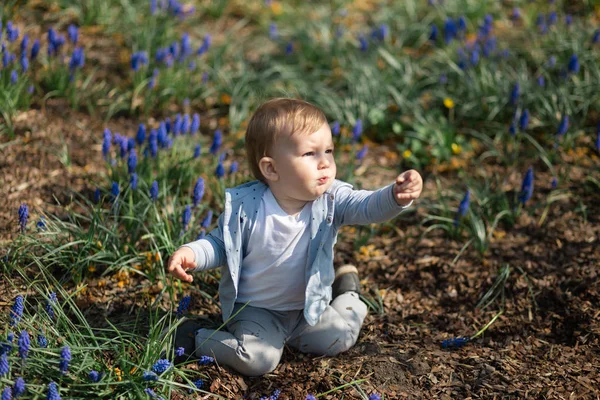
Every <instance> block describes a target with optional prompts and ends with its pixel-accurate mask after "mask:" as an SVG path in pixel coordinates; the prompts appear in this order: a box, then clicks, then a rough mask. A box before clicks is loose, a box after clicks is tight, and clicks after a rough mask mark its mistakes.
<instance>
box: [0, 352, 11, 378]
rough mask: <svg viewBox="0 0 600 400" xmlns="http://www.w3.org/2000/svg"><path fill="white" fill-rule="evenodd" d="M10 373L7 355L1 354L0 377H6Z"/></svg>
mask: <svg viewBox="0 0 600 400" xmlns="http://www.w3.org/2000/svg"><path fill="white" fill-rule="evenodd" d="M9 372H10V363H9V362H8V354H7V353H6V352H5V353H2V355H0V376H4V375H8V373H9Z"/></svg>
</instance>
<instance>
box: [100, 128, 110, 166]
mask: <svg viewBox="0 0 600 400" xmlns="http://www.w3.org/2000/svg"><path fill="white" fill-rule="evenodd" d="M109 135H110V133H109ZM110 139H111V138H110V136H106V135H104V139H103V140H102V157H104V159H105V160H107V161H108V155H109V153H110Z"/></svg>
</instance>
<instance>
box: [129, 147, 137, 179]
mask: <svg viewBox="0 0 600 400" xmlns="http://www.w3.org/2000/svg"><path fill="white" fill-rule="evenodd" d="M136 167H137V153H136V152H135V149H131V152H130V153H129V157H128V158H127V171H128V172H129V173H130V174H133V173H134V172H135V168H136Z"/></svg>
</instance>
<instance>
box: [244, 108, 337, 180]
mask: <svg viewBox="0 0 600 400" xmlns="http://www.w3.org/2000/svg"><path fill="white" fill-rule="evenodd" d="M324 123H327V117H325V113H324V112H323V111H322V110H321V109H319V108H318V107H316V106H314V105H313V104H310V103H309V102H307V101H304V100H299V99H289V98H275V99H271V100H269V101H267V102H266V103H263V104H262V105H261V106H260V107H258V109H257V110H256V111H255V112H254V115H253V116H252V118H251V119H250V122H249V123H248V129H247V130H246V144H245V146H246V156H247V157H248V164H249V165H250V169H251V170H252V173H253V174H254V177H255V178H256V179H258V180H260V181H262V182H265V183H266V179H265V177H264V176H263V174H262V172H260V168H259V167H258V163H259V161H260V159H261V158H263V157H268V156H269V153H270V152H271V150H272V149H273V146H274V145H275V143H276V142H277V140H278V138H279V137H281V136H284V135H287V136H288V137H289V136H292V135H294V134H296V133H313V132H316V131H317V130H319V128H321V126H323V124H324Z"/></svg>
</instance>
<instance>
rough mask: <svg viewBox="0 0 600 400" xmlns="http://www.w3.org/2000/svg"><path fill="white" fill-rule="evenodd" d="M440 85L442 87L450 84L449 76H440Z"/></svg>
mask: <svg viewBox="0 0 600 400" xmlns="http://www.w3.org/2000/svg"><path fill="white" fill-rule="evenodd" d="M440 83H441V84H442V85H445V84H446V83H448V76H447V75H446V74H441V75H440Z"/></svg>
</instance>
